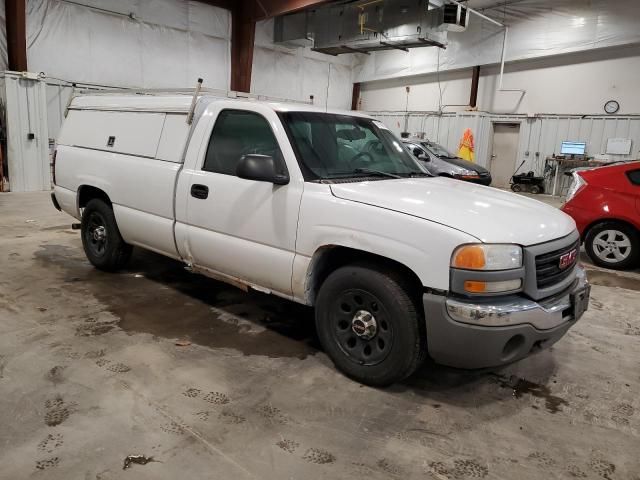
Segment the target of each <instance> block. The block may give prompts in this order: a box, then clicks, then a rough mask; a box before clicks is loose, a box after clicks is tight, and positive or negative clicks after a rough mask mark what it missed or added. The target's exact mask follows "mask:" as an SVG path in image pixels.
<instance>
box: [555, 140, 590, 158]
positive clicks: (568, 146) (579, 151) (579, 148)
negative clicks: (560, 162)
mask: <svg viewBox="0 0 640 480" xmlns="http://www.w3.org/2000/svg"><path fill="white" fill-rule="evenodd" d="M586 149H587V143H586V142H562V147H560V153H561V154H562V155H584V153H585V151H586Z"/></svg>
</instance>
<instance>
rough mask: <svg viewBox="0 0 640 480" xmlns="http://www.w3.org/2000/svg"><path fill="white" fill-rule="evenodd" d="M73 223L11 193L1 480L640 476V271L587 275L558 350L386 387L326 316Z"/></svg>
mask: <svg viewBox="0 0 640 480" xmlns="http://www.w3.org/2000/svg"><path fill="white" fill-rule="evenodd" d="M70 223H71V219H70V217H68V216H66V215H64V214H61V213H58V212H57V211H55V210H54V209H53V207H52V206H51V205H50V203H49V198H48V195H47V194H46V193H37V194H1V195H0V272H2V275H1V276H0V465H1V466H2V468H1V469H0V478H2V479H18V478H47V479H65V480H67V479H115V478H136V479H145V478H149V479H151V478H153V479H160V478H167V479H174V478H197V479H199V478H223V479H245V478H256V479H286V478H292V479H293V478H296V479H297V478H309V479H317V478H331V479H334V478H344V479H346V478H349V479H351V478H367V479H383V478H384V479H386V478H403V479H405V478H419V479H430V478H432V479H440V480H442V479H465V478H466V479H474V478H487V479H491V478H501V479H538V478H545V479H546V478H591V479H599V478H604V479H636V480H637V479H640V456H639V455H638V454H639V452H640V396H639V395H638V393H639V392H640V316H639V315H638V311H639V310H640V294H639V293H638V290H640V274H639V273H638V272H637V271H636V272H630V273H620V274H618V273H613V272H610V271H605V270H601V269H595V268H593V267H590V278H591V280H592V282H593V284H594V287H593V291H592V292H593V300H592V303H591V309H590V310H589V311H588V312H587V314H586V315H585V316H584V317H583V319H582V320H581V321H580V322H579V323H578V324H577V325H576V326H575V328H573V329H572V330H571V331H570V333H569V334H568V335H567V336H566V337H565V338H564V339H563V340H561V341H560V342H559V343H558V344H557V345H556V346H554V347H553V348H552V349H551V350H550V351H545V352H542V353H539V354H537V355H535V356H534V357H531V358H529V359H526V360H523V361H521V362H519V363H517V364H515V365H512V366H509V367H508V368H504V369H501V370H495V371H489V372H465V371H457V370H452V369H446V368H443V367H438V366H435V365H433V364H427V365H425V367H424V368H423V369H422V370H421V371H420V372H419V373H418V374H416V375H415V376H414V377H413V378H411V379H410V380H408V381H407V382H405V383H403V384H400V385H396V386H394V387H392V388H389V389H385V390H377V389H372V388H368V387H364V386H361V385H359V384H357V383H355V382H352V381H350V380H348V379H346V378H344V377H343V376H342V375H340V374H339V373H338V372H336V370H334V368H333V366H332V365H331V363H330V361H329V360H328V359H327V357H326V356H325V355H324V354H323V353H321V352H319V351H318V350H317V342H316V339H315V337H314V333H313V326H312V318H313V316H312V312H311V311H310V310H308V309H306V308H303V307H299V306H296V305H294V304H291V303H287V302H286V301H283V300H279V299H277V298H271V297H267V296H263V295H258V294H246V293H243V292H241V291H240V290H236V289H234V288H232V287H228V286H226V285H223V284H221V283H218V282H215V281H212V280H208V279H206V278H203V277H199V276H194V275H192V274H189V273H187V272H186V271H185V270H184V269H182V268H181V266H180V265H179V264H178V263H176V262H173V261H170V260H166V259H164V258H162V257H159V256H157V255H154V254H150V253H145V252H141V251H137V253H136V254H135V256H134V259H133V262H132V263H131V266H130V268H129V269H128V270H127V271H124V272H122V273H120V274H105V273H101V272H98V271H96V270H94V269H93V268H92V267H91V266H90V265H89V264H88V262H87V261H86V260H85V257H84V254H83V252H82V247H81V242H80V238H79V234H78V233H77V232H76V231H72V230H70V228H69V225H70ZM183 340H186V341H183ZM189 342H191V343H190V344H188V345H184V344H185V343H189ZM137 454H141V455H147V456H152V457H153V460H154V461H153V462H151V463H148V464H146V465H140V464H132V465H131V467H130V468H129V469H127V470H126V471H123V462H124V460H125V458H126V457H127V456H128V455H137Z"/></svg>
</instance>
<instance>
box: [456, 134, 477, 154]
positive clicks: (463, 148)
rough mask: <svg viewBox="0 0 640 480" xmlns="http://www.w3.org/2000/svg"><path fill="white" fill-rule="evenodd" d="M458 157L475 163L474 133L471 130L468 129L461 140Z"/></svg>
mask: <svg viewBox="0 0 640 480" xmlns="http://www.w3.org/2000/svg"><path fill="white" fill-rule="evenodd" d="M458 156H459V157H460V158H463V159H465V160H469V161H470V162H474V161H475V155H474V145H473V132H472V131H471V129H470V128H467V129H466V130H465V131H464V133H463V134H462V139H460V145H459V146H458Z"/></svg>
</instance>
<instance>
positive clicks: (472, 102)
mask: <svg viewBox="0 0 640 480" xmlns="http://www.w3.org/2000/svg"><path fill="white" fill-rule="evenodd" d="M479 83H480V65H476V66H475V67H473V75H472V76H471V97H469V106H470V107H471V108H475V107H476V106H477V103H478V84H479Z"/></svg>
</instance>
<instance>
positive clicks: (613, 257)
mask: <svg viewBox="0 0 640 480" xmlns="http://www.w3.org/2000/svg"><path fill="white" fill-rule="evenodd" d="M593 252H594V253H595V254H596V257H598V258H599V259H600V260H602V261H603V262H607V263H619V262H622V261H624V260H626V259H627V258H629V255H631V239H630V238H629V236H628V235H626V234H625V233H624V232H621V231H620V230H613V229H611V230H603V231H601V232H600V233H598V234H597V235H596V236H595V238H594V239H593Z"/></svg>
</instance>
